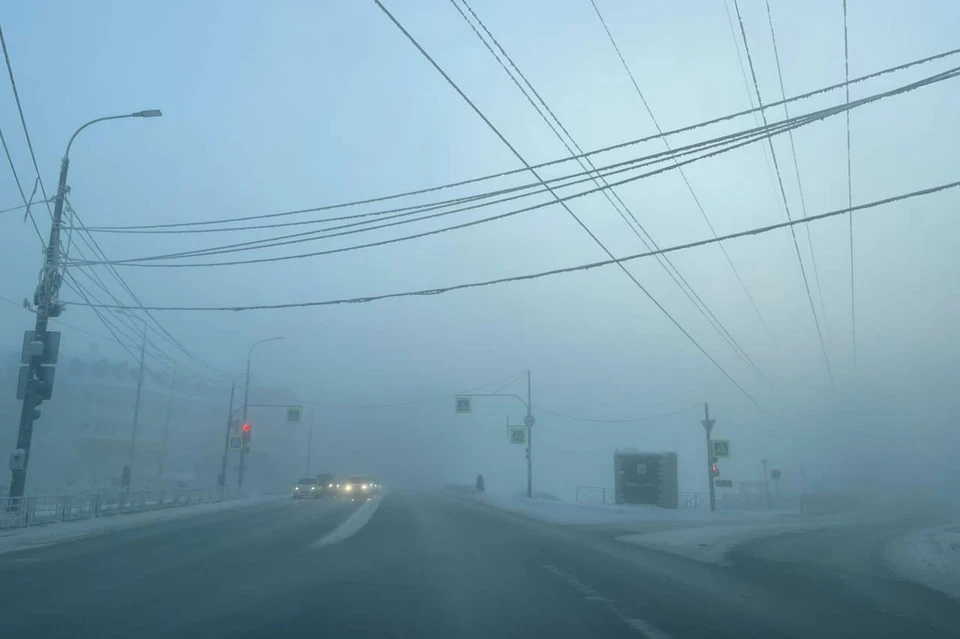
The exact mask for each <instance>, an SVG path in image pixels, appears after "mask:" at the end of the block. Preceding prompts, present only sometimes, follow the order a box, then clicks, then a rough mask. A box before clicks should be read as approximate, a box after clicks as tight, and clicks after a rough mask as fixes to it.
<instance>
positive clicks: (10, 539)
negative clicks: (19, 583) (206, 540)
mask: <svg viewBox="0 0 960 639" xmlns="http://www.w3.org/2000/svg"><path fill="white" fill-rule="evenodd" d="M280 499H287V496H286V495H284V496H282V497H281V496H269V497H250V498H246V499H231V500H228V501H220V502H212V503H211V502H207V503H202V504H195V505H193V506H181V507H178V508H170V509H166V510H156V511H151V512H143V513H132V514H129V515H112V516H110V517H100V518H97V519H84V520H81V521H66V522H61V523H51V524H43V525H39V526H31V527H27V528H15V529H11V530H8V531H4V532H2V533H0V553H8V552H16V551H18V550H28V549H30V548H37V547H40V546H49V545H51V544H59V543H63V542H66V541H73V540H76V539H83V538H85V537H94V536H97V535H105V534H108V533H112V532H119V531H121V530H128V529H130V528H137V527H139V526H146V525H149V524H157V523H161V522H165V521H173V520H176V519H183V518H186V517H193V516H195V515H202V514H206V513H217V512H222V511H225V510H233V509H236V508H246V507H248V506H253V505H256V504H262V503H264V502H269V501H276V500H280Z"/></svg>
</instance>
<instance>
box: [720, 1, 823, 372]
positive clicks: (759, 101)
mask: <svg viewBox="0 0 960 639" xmlns="http://www.w3.org/2000/svg"><path fill="white" fill-rule="evenodd" d="M733 7H734V9H736V12H737V20H739V22H740V34H741V36H743V50H744V51H745V52H746V54H747V63H748V64H749V65H750V77H751V78H752V79H753V88H754V89H755V90H756V92H757V104H759V105H762V104H763V98H762V97H761V95H760V83H759V82H757V72H756V69H755V68H754V66H753V57H752V56H751V55H750V45H749V44H748V43H747V31H746V29H745V28H744V26H743V17H742V16H741V15H740V5H739V3H738V2H737V0H733ZM760 117H761V118H763V123H764V124H766V123H767V114H766V113H765V112H763V111H761V112H760ZM767 144H768V145H769V148H770V155H771V157H772V158H773V167H774V170H775V173H776V174H777V185H778V186H779V187H780V195H781V197H782V198H783V208H784V212H785V213H786V216H787V221H790V220H791V219H792V218H791V216H790V204H789V202H788V201H787V191H786V189H785V188H784V187H783V176H782V175H781V173H780V163H779V162H778V161H777V153H776V151H775V150H774V147H773V139H772V138H769V137H768V138H767ZM790 237H791V239H792V240H793V248H794V249H795V250H796V253H797V263H798V264H799V265H800V275H801V277H802V278H803V286H804V288H805V289H806V293H807V300H808V301H809V302H810V314H811V315H813V323H814V325H815V326H816V328H817V338H818V339H819V340H820V350H821V351H822V352H823V361H824V363H825V364H826V367H827V377H828V378H829V379H830V388H831V390H836V383H835V382H834V379H833V369H832V368H831V366H830V357H829V356H828V355H827V344H826V342H825V341H824V339H823V331H822V330H821V328H820V320H819V319H818V318H817V310H816V308H815V307H814V304H813V294H812V293H811V292H810V281H809V280H808V279H807V269H806V267H804V265H803V258H802V257H801V256H800V244H799V242H797V233H796V230H795V229H794V228H793V226H791V227H790Z"/></svg>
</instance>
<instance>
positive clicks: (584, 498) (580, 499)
mask: <svg viewBox="0 0 960 639" xmlns="http://www.w3.org/2000/svg"><path fill="white" fill-rule="evenodd" d="M607 499H610V501H611V502H613V489H612V488H603V487H600V486H577V496H576V501H577V503H578V504H580V503H584V504H605V503H607Z"/></svg>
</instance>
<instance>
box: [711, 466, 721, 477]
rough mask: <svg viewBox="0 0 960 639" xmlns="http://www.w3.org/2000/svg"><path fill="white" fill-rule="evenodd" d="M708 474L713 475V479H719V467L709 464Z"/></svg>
mask: <svg viewBox="0 0 960 639" xmlns="http://www.w3.org/2000/svg"><path fill="white" fill-rule="evenodd" d="M710 474H711V475H713V476H714V477H719V476H720V467H719V466H717V465H716V464H710Z"/></svg>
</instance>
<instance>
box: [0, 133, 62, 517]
mask: <svg viewBox="0 0 960 639" xmlns="http://www.w3.org/2000/svg"><path fill="white" fill-rule="evenodd" d="M74 135H76V133H75V134H74ZM72 140H73V138H71V141H72ZM67 148H68V149H69V146H68V147H67ZM69 167H70V159H69V158H68V157H67V155H64V156H63V160H62V161H61V162H60V181H59V182H58V184H57V198H56V201H55V203H54V205H53V221H52V222H51V224H50V237H49V239H48V240H47V248H46V251H45V252H44V259H43V272H42V273H41V275H40V283H39V284H38V285H37V288H36V290H35V292H34V294H33V303H34V306H36V313H37V321H36V324H35V325H34V328H33V340H34V342H40V343H41V344H42V345H44V346H45V345H46V336H47V323H48V320H49V318H51V317H57V316H59V315H60V303H59V301H58V299H57V296H58V294H59V292H60V277H61V276H60V272H59V270H58V263H59V261H60V227H61V226H62V225H63V200H64V197H65V196H66V193H67V169H68V168H69ZM42 362H43V350H42V349H40V352H39V353H31V356H30V363H29V365H28V368H27V385H26V389H25V391H24V395H23V406H22V407H21V409H20V427H19V429H18V430H17V450H21V451H23V457H22V463H21V464H20V468H14V469H13V470H12V477H11V479H10V497H11V498H18V497H23V491H24V488H25V487H26V483H27V464H28V463H29V461H30V443H31V441H32V440H33V422H34V420H35V419H37V418H38V417H39V416H40V414H39V413H40V411H39V410H37V406H38V405H39V404H40V401H41V399H40V394H41V393H40V386H41V385H42V384H43V383H44V382H43V379H42V378H41V373H42V372H43V371H42V368H41V367H42Z"/></svg>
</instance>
